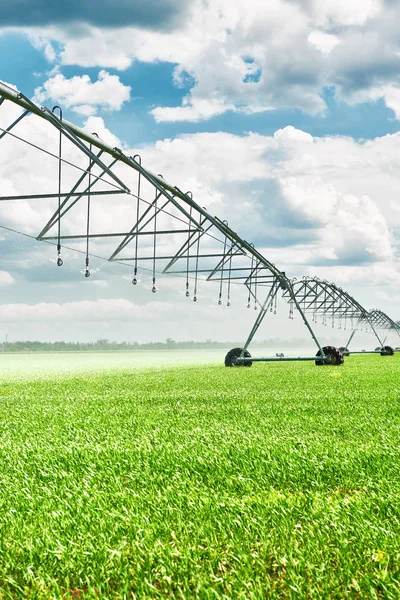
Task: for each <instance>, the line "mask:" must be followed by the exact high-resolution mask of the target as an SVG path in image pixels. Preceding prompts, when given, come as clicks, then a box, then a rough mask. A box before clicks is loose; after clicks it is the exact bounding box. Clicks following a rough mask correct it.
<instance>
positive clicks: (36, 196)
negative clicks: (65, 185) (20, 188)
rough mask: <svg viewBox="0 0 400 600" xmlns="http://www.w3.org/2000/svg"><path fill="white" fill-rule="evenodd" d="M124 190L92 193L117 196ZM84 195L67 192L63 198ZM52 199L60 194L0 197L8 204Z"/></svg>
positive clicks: (62, 195)
mask: <svg viewBox="0 0 400 600" xmlns="http://www.w3.org/2000/svg"><path fill="white" fill-rule="evenodd" d="M125 193H126V192H124V191H123V190H111V191H109V192H107V191H106V190H102V191H98V192H92V191H91V192H90V195H91V196H115V195H116V194H125ZM82 195H85V194H84V193H83V192H67V193H65V192H64V193H61V194H60V197H61V198H68V199H69V198H74V197H76V196H79V198H82ZM52 198H58V193H57V192H55V193H54V194H32V195H30V194H28V195H25V196H0V202H8V201H11V200H51V199H52Z"/></svg>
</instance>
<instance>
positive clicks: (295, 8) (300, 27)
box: [18, 0, 400, 122]
mask: <svg viewBox="0 0 400 600" xmlns="http://www.w3.org/2000/svg"><path fill="white" fill-rule="evenodd" d="M399 18H400V5H399V4H398V3H395V2H386V3H385V2H384V1H383V0H352V1H351V2H350V1H348V0H269V2H265V0H248V1H247V2H245V3H243V1H242V0H214V1H213V2H209V3H204V2H202V0H193V2H191V3H188V4H187V6H186V7H185V19H184V20H182V23H181V27H180V29H179V30H171V31H168V30H164V31H156V30H144V29H143V28H139V27H136V28H135V27H132V26H127V27H125V28H124V27H122V28H119V29H118V30H115V29H112V28H106V29H103V28H101V29H100V28H96V27H94V26H92V25H88V24H85V26H84V27H82V28H81V29H80V30H74V33H73V34H72V33H71V30H70V29H69V28H61V27H56V26H52V27H47V28H40V29H39V28H25V29H22V28H19V29H18V30H19V31H27V32H28V34H29V36H30V39H31V40H32V41H33V43H34V44H36V46H37V47H40V48H42V49H43V51H44V52H45V53H46V55H47V57H48V59H49V60H54V58H55V54H56V53H55V50H54V46H52V43H53V41H55V42H57V44H59V45H61V48H62V50H61V51H60V52H59V54H58V55H57V56H58V59H59V61H60V62H61V64H64V65H79V66H81V67H101V68H116V69H126V68H128V67H129V66H130V65H131V64H132V62H133V61H135V60H138V61H144V62H160V61H161V62H162V61H164V62H170V63H173V64H176V65H177V67H176V68H175V71H174V82H175V83H176V85H177V86H180V87H182V85H183V86H185V85H186V86H187V85H189V86H191V89H190V91H189V93H187V94H186V95H185V97H184V100H183V103H182V105H180V106H157V107H155V108H154V109H153V110H152V114H153V116H154V117H155V119H156V120H157V121H158V122H162V121H195V122H198V121H201V120H207V119H209V118H210V117H212V116H216V115H220V114H222V113H223V112H226V111H228V110H235V111H236V112H238V111H242V112H245V113H252V112H257V111H265V110H269V109H271V108H292V107H298V108H301V109H303V110H304V111H307V112H309V113H311V114H317V113H321V112H323V111H324V110H325V108H326V106H325V102H324V100H323V98H322V97H321V96H322V94H323V90H324V88H325V87H326V86H331V87H334V88H335V90H336V94H337V95H338V96H339V97H340V98H341V99H342V100H345V101H348V102H353V103H354V102H364V101H371V100H372V101H374V100H375V99H376V98H382V99H383V100H384V101H385V102H386V104H387V106H388V107H390V108H392V109H393V110H394V112H395V114H396V116H397V117H398V115H399V101H398V89H400V76H399V68H398V67H399V53H400V40H399V37H398V32H397V27H396V25H395V24H396V23H397V22H398V20H399ZM93 48H95V49H96V50H95V52H94V51H93ZM366 48H368V51H367V52H366ZM110 77H111V76H110ZM51 81H52V80H51ZM188 82H189V84H188ZM76 83H79V82H76ZM119 83H120V82H119ZM81 84H82V85H81V86H78V87H82V89H83V92H82V93H83V94H84V95H86V94H85V90H87V89H88V87H90V86H89V84H90V81H88V80H82V81H81ZM95 85H96V83H94V84H92V86H95ZM121 85H122V84H120V85H119V86H117V84H116V82H114V92H115V90H116V88H117V87H118V93H116V98H119V100H116V102H115V105H117V106H120V105H121V103H122V102H123V101H124V100H123V99H122V98H121V94H122V95H123V98H124V99H125V100H126V99H127V95H126V90H125V92H123V88H121ZM53 86H54V82H53V83H51V84H48V87H49V92H51V89H52V87H53ZM66 86H68V89H67V90H65V87H66ZM103 86H104V84H103ZM55 87H56V88H58V87H60V88H61V90H58V92H57V94H58V95H59V96H60V97H63V94H64V93H65V94H66V98H67V100H68V99H70V98H71V97H72V98H75V96H76V94H77V91H76V90H75V89H72V88H73V87H74V86H73V85H72V83H68V84H66V82H65V81H63V80H57V81H56V82H55ZM99 87H100V86H99ZM125 87H126V86H125ZM92 91H93V90H92ZM54 94H55V92H54ZM55 95H56V94H55ZM92 95H93V94H92ZM91 104H92V103H91V102H89V101H88V100H87V99H80V100H79V103H75V104H74V106H75V107H79V106H82V105H83V106H86V105H91ZM99 104H103V105H104V95H102V97H101V100H100V101H99ZM105 105H106V106H107V103H105ZM112 107H113V106H111V107H110V108H112ZM79 110H80V111H81V112H82V110H86V111H87V109H85V108H83V109H79Z"/></svg>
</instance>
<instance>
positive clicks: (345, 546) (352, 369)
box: [0, 355, 400, 599]
mask: <svg viewBox="0 0 400 600" xmlns="http://www.w3.org/2000/svg"><path fill="white" fill-rule="evenodd" d="M399 373H400V356H399V355H396V356H394V357H380V356H373V355H372V356H371V355H368V356H358V357H357V356H354V357H350V358H348V359H346V364H345V365H344V367H342V368H329V367H326V368H316V367H315V366H314V365H313V364H310V363H289V364H257V365H254V366H253V367H252V368H251V369H226V368H224V367H220V366H217V365H211V366H209V367H206V366H203V365H202V366H198V367H197V366H187V367H179V368H172V367H167V368H156V367H153V368H152V369H144V370H137V371H129V370H126V369H125V370H121V371H118V372H112V371H110V372H105V373H94V374H83V373H79V374H78V375H77V374H73V373H72V374H70V375H66V374H64V375H60V376H58V377H57V376H55V375H54V374H53V375H52V376H51V377H48V378H46V376H45V375H42V376H41V377H40V378H34V379H32V380H29V379H28V378H25V379H20V380H16V379H12V378H11V379H4V378H3V379H2V380H1V382H0V383H1V385H0V598H1V599H4V598H10V599H11V598H12V599H15V598H29V599H53V598H80V599H86V598H101V599H104V598H121V599H122V598H165V597H170V598H202V599H203V598H204V599H208V598H210V599H211V598H235V599H236V598H260V599H261V598H268V597H272V598H311V599H316V598H321V599H322V598H389V599H392V598H393V599H398V598H399V597H400V592H399V589H400V452H399V447H400V411H399V407H400V379H399Z"/></svg>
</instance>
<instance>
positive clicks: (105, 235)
mask: <svg viewBox="0 0 400 600" xmlns="http://www.w3.org/2000/svg"><path fill="white" fill-rule="evenodd" d="M187 231H188V230H187V229H176V230H173V231H157V235H169V234H171V233H187ZM126 235H127V234H126V233H90V234H89V235H87V234H81V235H62V236H60V239H61V240H79V239H82V238H85V239H86V238H87V237H89V238H114V237H124V236H126ZM136 235H154V231H141V232H139V233H137V234H136ZM41 239H42V240H56V239H58V236H46V237H42V238H41ZM120 260H121V259H120ZM124 260H127V259H124Z"/></svg>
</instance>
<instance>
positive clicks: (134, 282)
mask: <svg viewBox="0 0 400 600" xmlns="http://www.w3.org/2000/svg"><path fill="white" fill-rule="evenodd" d="M132 284H133V285H136V284H137V279H136V277H134V278H133V279H132Z"/></svg>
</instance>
